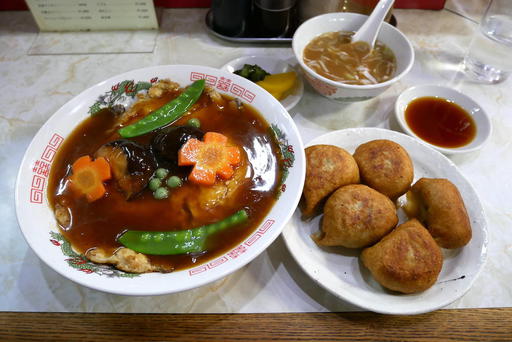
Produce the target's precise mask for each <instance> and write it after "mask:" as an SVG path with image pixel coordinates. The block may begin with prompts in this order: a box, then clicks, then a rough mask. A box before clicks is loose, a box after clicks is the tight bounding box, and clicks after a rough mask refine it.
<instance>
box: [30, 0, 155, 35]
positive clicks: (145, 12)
mask: <svg viewBox="0 0 512 342" xmlns="http://www.w3.org/2000/svg"><path fill="white" fill-rule="evenodd" d="M26 1H27V5H28V6H29V8H30V11H31V12H32V14H33V15H34V18H35V20H36V22H37V24H38V25H39V29H40V30H41V31H89V30H91V31H96V30H97V31H100V30H151V29H157V28H158V23H157V19H156V14H155V7H154V5H153V1H151V0H26Z"/></svg>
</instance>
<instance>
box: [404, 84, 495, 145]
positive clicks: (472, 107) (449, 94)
mask: <svg viewBox="0 0 512 342" xmlns="http://www.w3.org/2000/svg"><path fill="white" fill-rule="evenodd" d="M425 96H432V97H438V98H443V99H446V100H448V101H451V102H453V103H455V104H458V105H459V106H461V107H462V108H463V109H464V110H465V111H466V112H468V113H469V115H471V117H472V118H473V120H474V121H475V124H476V136H475V138H474V139H473V141H471V142H470V143H469V144H467V145H464V146H461V147H455V148H446V147H440V146H436V145H432V144H429V143H428V142H426V141H425V140H423V139H422V138H420V137H418V136H417V135H416V134H415V133H414V132H413V131H412V130H411V128H410V127H409V125H408V124H407V122H406V120H405V110H406V108H407V105H408V104H409V103H411V101H413V100H414V99H417V98H420V97H425ZM395 115H396V119H397V121H398V123H399V124H400V126H401V127H402V129H403V130H404V132H405V133H407V134H409V135H410V136H412V137H414V138H416V139H418V140H420V141H421V142H423V143H425V144H427V145H429V146H430V147H432V148H434V149H436V150H438V151H440V152H442V153H444V154H457V153H465V152H472V151H476V150H478V149H480V148H481V147H482V146H483V145H484V144H485V142H486V141H487V140H488V139H489V137H490V136H491V132H492V126H491V120H490V119H489V116H488V115H487V113H486V112H485V110H484V109H483V108H482V107H480V105H479V104H478V103H476V102H475V101H473V100H472V99H471V98H470V97H469V96H467V95H464V94H462V93H460V92H458V91H457V90H455V89H452V88H448V87H442V86H438V85H419V86H414V87H411V88H409V89H407V90H405V91H404V92H402V94H400V96H399V97H398V98H397V100H396V102H395Z"/></svg>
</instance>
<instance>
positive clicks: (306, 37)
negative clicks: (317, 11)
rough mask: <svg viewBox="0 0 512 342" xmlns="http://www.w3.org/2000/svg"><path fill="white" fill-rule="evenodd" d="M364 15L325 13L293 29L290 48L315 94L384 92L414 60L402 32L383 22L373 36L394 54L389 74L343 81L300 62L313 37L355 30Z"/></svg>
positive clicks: (350, 97)
mask: <svg viewBox="0 0 512 342" xmlns="http://www.w3.org/2000/svg"><path fill="white" fill-rule="evenodd" d="M367 18H368V17H367V16H365V15H362V14H357V13H344V12H337V13H327V14H322V15H319V16H316V17H313V18H311V19H309V20H307V21H305V22H304V23H302V25H300V26H299V27H298V28H297V30H296V31H295V34H294V35H293V40H292V49H293V52H294V54H295V57H296V58H297V60H298V62H299V64H300V66H301V68H302V70H303V71H304V77H305V78H306V80H307V81H308V82H309V84H310V85H311V86H312V87H313V88H314V89H315V90H316V91H317V92H318V93H319V94H321V95H323V96H325V97H327V98H330V99H333V100H337V101H343V102H354V101H364V100H369V99H371V98H373V97H375V96H378V95H379V94H381V93H382V92H384V91H385V90H386V89H388V88H389V87H390V86H391V85H392V84H393V83H395V82H397V81H398V80H400V79H401V78H402V77H404V76H405V75H406V74H407V73H408V72H409V70H411V68H412V65H413V63H414V49H413V47H412V44H411V43H410V41H409V40H408V39H407V37H406V36H405V35H404V34H403V33H402V32H400V31H399V30H398V29H396V28H395V27H393V26H391V25H390V24H388V23H386V22H385V23H383V24H382V27H381V30H380V32H379V35H378V36H377V40H379V41H381V42H382V43H384V44H385V45H387V46H388V47H389V48H390V49H391V50H392V51H393V52H394V54H395V57H396V62H397V68H396V71H395V75H394V77H393V78H391V79H389V80H387V81H385V82H382V83H377V84H369V85H352V84H344V83H341V82H337V81H333V80H330V79H328V78H326V77H324V76H321V75H319V74H317V73H316V72H315V71H314V70H313V69H311V68H310V67H308V66H307V65H306V64H305V63H304V59H303V53H304V48H305V47H306V46H307V45H308V44H309V42H311V41H312V40H313V39H314V38H316V37H317V36H319V35H321V34H323V33H328V32H337V31H357V29H359V27H361V25H362V24H363V23H364V22H365V20H366V19H367Z"/></svg>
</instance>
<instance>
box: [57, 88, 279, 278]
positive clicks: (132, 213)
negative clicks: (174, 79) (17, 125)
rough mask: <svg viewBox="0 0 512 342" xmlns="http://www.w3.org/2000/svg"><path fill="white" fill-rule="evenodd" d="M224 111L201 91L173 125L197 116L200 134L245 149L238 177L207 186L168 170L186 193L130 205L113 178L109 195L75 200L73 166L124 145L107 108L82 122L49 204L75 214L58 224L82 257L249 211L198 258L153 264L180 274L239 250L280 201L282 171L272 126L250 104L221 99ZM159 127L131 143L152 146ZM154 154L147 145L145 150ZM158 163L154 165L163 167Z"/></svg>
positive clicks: (63, 152)
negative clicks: (134, 236) (128, 237)
mask: <svg viewBox="0 0 512 342" xmlns="http://www.w3.org/2000/svg"><path fill="white" fill-rule="evenodd" d="M177 95H178V92H172V91H171V92H167V93H165V94H164V95H163V96H161V97H159V98H156V99H152V100H149V101H145V102H144V103H143V104H142V105H139V104H136V105H135V106H139V107H140V108H136V111H137V112H139V113H144V112H148V111H150V110H154V109H155V108H158V107H160V106H161V105H163V104H164V103H166V102H167V101H169V100H171V99H172V98H174V97H176V96H177ZM222 101H223V103H224V104H225V105H223V106H219V105H218V104H217V103H215V102H214V101H212V99H211V98H210V97H209V95H207V94H205V93H203V94H202V95H201V97H200V99H199V102H198V103H197V104H196V106H195V110H194V111H192V113H191V114H189V115H185V116H184V117H183V118H182V119H180V120H178V121H177V122H176V123H173V124H172V126H181V125H186V123H187V121H188V120H190V119H191V118H197V119H199V120H200V123H201V130H202V131H203V132H219V133H222V134H223V135H225V136H227V137H228V138H229V141H230V142H232V143H233V144H235V145H236V146H238V147H239V148H240V150H241V151H242V154H243V158H242V159H243V161H242V162H241V164H240V165H238V166H237V169H236V171H235V175H234V176H233V179H232V180H230V181H229V182H228V181H222V180H219V179H217V181H216V183H215V185H213V186H210V187H208V186H202V185H198V184H194V183H192V182H190V181H187V180H186V175H187V174H188V172H189V171H190V170H191V168H190V167H178V166H171V167H170V173H171V174H175V175H179V176H180V177H182V179H184V180H185V181H184V183H183V185H182V186H181V187H178V188H173V189H170V190H169V197H168V198H166V199H163V200H157V199H155V198H154V196H153V192H152V191H151V190H150V189H148V188H147V187H145V188H144V189H143V190H142V191H141V192H139V193H137V194H136V195H135V196H133V197H131V198H129V199H127V198H126V196H125V194H123V193H122V192H121V191H119V188H118V186H117V184H116V183H115V182H113V181H112V180H110V181H107V182H105V188H106V195H105V196H104V197H102V198H100V199H99V200H96V201H93V202H89V201H87V200H86V199H85V198H84V197H78V198H77V196H75V195H74V194H73V191H71V189H70V187H69V184H68V183H69V182H68V181H67V179H68V177H69V174H70V170H71V165H72V164H73V162H74V161H75V160H76V159H77V158H79V157H80V156H83V155H90V156H93V155H94V154H95V152H96V151H98V149H99V148H100V147H101V146H104V145H105V144H108V143H109V142H112V141H114V140H116V139H119V135H118V133H117V127H118V126H117V124H118V117H117V115H116V114H114V113H113V112H112V111H110V110H108V109H104V110H102V111H101V112H99V113H97V114H95V115H94V116H91V117H90V118H88V119H86V120H85V121H84V122H82V123H81V124H80V125H78V127H77V128H76V129H75V130H74V131H73V132H72V133H71V135H70V136H69V137H68V138H67V139H66V140H65V142H64V144H63V146H62V147H61V148H60V149H59V151H58V154H57V156H56V159H55V161H54V163H53V164H52V168H51V175H50V179H49V186H48V198H49V202H50V204H51V206H52V207H53V208H54V210H55V209H56V208H59V207H64V208H65V209H66V210H67V211H68V212H69V214H70V222H69V224H67V225H66V224H60V228H61V231H62V233H63V235H64V236H65V237H66V238H67V239H68V241H70V243H71V244H72V246H73V248H74V249H75V250H77V252H80V253H84V254H85V255H86V256H87V252H88V251H91V250H94V249H102V250H103V251H105V253H106V254H108V255H112V254H113V253H115V252H116V251H117V250H118V249H119V248H120V247H121V244H120V243H119V242H118V241H117V238H118V236H119V235H120V234H122V233H123V232H124V231H126V230H144V231H174V230H183V229H189V228H194V227H198V226H201V225H205V224H210V223H214V222H218V221H220V220H222V219H224V218H226V217H228V216H230V215H232V214H233V213H234V212H236V211H238V210H240V209H245V210H246V211H247V213H248V216H249V219H248V221H247V222H245V223H243V224H240V225H237V226H234V227H232V228H229V229H227V230H225V231H222V232H218V233H216V234H215V235H213V236H212V237H211V238H209V239H208V240H207V250H206V251H203V252H201V253H192V254H183V255H172V256H156V255H148V258H149V260H150V261H151V263H153V264H155V265H158V266H161V267H162V268H163V269H165V270H179V269H184V268H188V267H191V266H193V265H194V264H197V263H203V262H205V261H207V260H209V259H211V258H214V257H215V256H218V255H221V254H223V253H225V252H227V251H228V250H230V249H231V248H234V247H235V246H236V245H237V244H239V243H240V242H241V241H243V239H245V238H246V237H247V236H249V234H250V233H251V232H252V231H254V230H255V229H256V227H257V226H258V225H259V224H260V223H261V221H262V219H263V218H264V217H265V216H266V215H267V213H268V212H269V210H270V209H271V207H272V205H273V204H274V203H275V198H276V191H277V184H278V180H279V179H280V171H279V158H278V153H279V149H278V147H277V146H276V143H275V142H274V140H273V137H272V135H271V134H270V129H269V125H268V123H267V122H266V121H265V120H264V119H263V118H262V117H261V115H260V114H259V113H258V112H257V111H256V110H255V109H254V108H252V107H251V106H249V105H246V104H243V105H240V104H239V103H237V102H236V101H234V100H233V99H231V98H227V97H224V96H223V97H222ZM148 108H149V110H148ZM159 132H162V129H159V130H157V131H154V132H151V133H147V134H145V135H142V136H140V137H137V138H131V139H130V140H132V141H134V142H136V143H137V144H139V145H141V146H145V147H148V146H149V145H150V144H151V142H152V141H153V139H154V137H155V135H156V134H159ZM148 149H149V147H148ZM159 163H160V162H159V161H158V160H157V164H158V165H157V166H158V167H161V165H160V164H159Z"/></svg>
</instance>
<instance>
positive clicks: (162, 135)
mask: <svg viewBox="0 0 512 342" xmlns="http://www.w3.org/2000/svg"><path fill="white" fill-rule="evenodd" d="M203 135H204V133H203V131H201V130H200V129H199V128H196V127H193V126H170V127H166V128H164V129H162V130H161V131H160V132H158V133H157V134H156V135H155V136H154V137H153V140H152V141H151V151H152V152H153V155H154V156H155V159H156V161H157V164H158V167H164V168H166V169H169V170H171V171H172V172H174V173H178V174H180V173H183V172H181V171H183V170H180V169H179V168H178V151H179V149H180V148H181V146H183V145H184V144H185V143H186V142H187V141H188V140H189V139H191V138H195V139H198V140H201V139H202V138H203ZM187 170H188V168H187Z"/></svg>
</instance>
